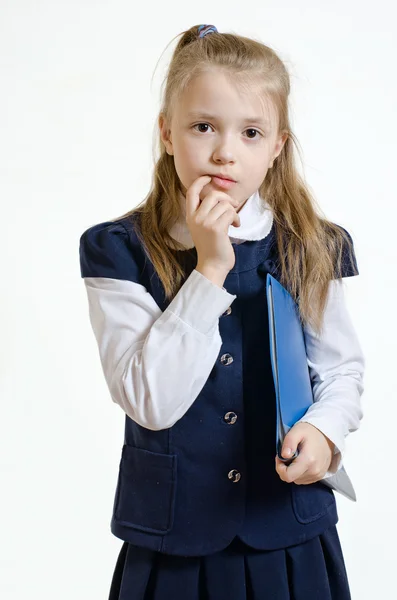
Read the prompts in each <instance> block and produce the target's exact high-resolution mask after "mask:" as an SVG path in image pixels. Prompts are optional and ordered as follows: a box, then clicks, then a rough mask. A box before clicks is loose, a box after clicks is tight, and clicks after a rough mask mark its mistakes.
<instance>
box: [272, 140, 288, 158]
mask: <svg viewBox="0 0 397 600" xmlns="http://www.w3.org/2000/svg"><path fill="white" fill-rule="evenodd" d="M287 139H288V133H283V135H281V136H280V137H279V138H278V139H277V142H276V145H275V147H274V156H273V160H275V159H276V158H277V156H278V155H279V154H280V152H281V150H282V149H283V146H284V144H285V142H286V141H287Z"/></svg>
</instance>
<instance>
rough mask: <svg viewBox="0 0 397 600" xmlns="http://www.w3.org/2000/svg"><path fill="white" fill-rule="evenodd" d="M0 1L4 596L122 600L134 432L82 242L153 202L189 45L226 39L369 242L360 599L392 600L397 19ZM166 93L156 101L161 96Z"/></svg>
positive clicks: (256, 6)
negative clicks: (108, 368)
mask: <svg viewBox="0 0 397 600" xmlns="http://www.w3.org/2000/svg"><path fill="white" fill-rule="evenodd" d="M198 4H199V6H200V9H197V10H196V9H194V8H192V6H191V5H190V4H189V3H187V2H182V1H181V2H176V1H174V2H171V3H167V2H158V4H157V5H153V3H151V4H148V3H143V4H141V3H139V5H138V4H136V5H135V6H134V5H133V3H132V2H130V1H126V0H125V1H121V0H113V1H112V2H110V0H106V1H104V0H102V1H99V0H95V1H94V0H78V1H77V0H69V1H68V2H66V1H60V0H56V1H54V0H52V1H50V0H41V1H40V0H38V1H36V2H29V1H27V0H24V1H23V0H14V1H13V2H11V1H10V0H1V4H0V78H1V84H0V85H1V90H0V92H1V93H0V132H1V133H0V173H1V177H0V197H1V209H2V210H1V217H2V223H1V236H0V240H1V248H0V251H1V257H2V261H1V271H2V273H1V275H2V276H1V285H2V293H1V312H0V318H1V341H2V343H1V345H0V349H1V350H0V351H1V363H0V364H1V367H0V369H1V371H0V373H1V390H0V394H1V408H2V416H1V419H0V424H1V425H0V426H1V431H0V434H1V435H0V440H1V448H0V457H1V458H0V460H1V496H0V497H1V515H2V523H1V569H2V572H1V583H0V596H1V598H3V599H4V600H14V599H18V600H22V599H23V600H26V599H28V598H29V599H30V598H40V599H41V600H47V599H48V600H50V599H51V600H54V599H56V600H71V599H73V600H106V599H107V595H108V591H109V587H110V581H111V576H112V573H113V569H114V566H115V562H116V558H117V555H118V552H119V549H120V547H121V544H122V542H121V540H118V539H117V538H115V537H113V536H112V535H111V533H110V529H109V527H110V517H111V510H112V503H113V495H114V491H115V485H116V477H117V470H118V463H119V457H120V450H121V445H122V441H123V431H124V415H123V413H122V412H121V410H120V408H119V407H118V406H117V405H115V404H113V403H112V401H111V399H110V396H109V394H108V391H107V388H106V385H105V381H104V378H103V375H102V371H101V367H100V363H99V355H98V353H97V347H96V342H95V339H94V336H93V333H92V331H91V329H90V324H89V319H88V306H87V300H86V295H85V290H84V285H83V281H82V280H81V279H80V270H79V256H78V243H79V237H80V235H81V233H82V232H83V231H84V230H85V229H86V228H88V227H89V226H91V225H93V224H95V223H99V222H101V221H105V220H107V219H111V218H114V217H117V216H119V215H121V214H123V213H124V212H126V211H127V210H129V209H130V208H132V207H133V206H135V205H136V204H137V203H138V202H139V201H141V200H142V199H143V197H144V196H145V195H146V194H147V192H148V189H149V185H150V177H151V169H152V134H153V129H154V126H155V123H156V117H157V112H156V111H157V109H158V106H159V93H160V85H161V81H162V78H163V74H164V70H165V68H166V66H167V63H168V59H169V57H170V54H171V52H172V50H173V48H174V45H175V43H176V42H174V43H173V44H172V45H171V46H170V48H169V49H168V50H166V52H165V54H164V55H163V56H162V58H161V60H160V63H159V66H158V68H157V70H156V71H155V67H156V63H157V61H158V59H159V58H160V55H161V53H162V52H163V50H165V48H166V45H167V44H168V43H169V42H170V41H171V39H172V38H173V37H174V36H176V35H177V34H179V33H180V32H181V31H183V30H184V29H187V28H188V27H190V26H192V25H194V24H199V23H212V24H214V25H216V26H217V27H218V29H219V30H220V31H224V32H226V31H233V32H236V33H240V34H242V35H247V36H252V37H254V38H256V39H260V40H261V41H263V42H264V43H267V44H269V45H270V46H272V47H273V48H274V49H275V50H276V51H277V52H278V53H279V55H280V57H281V58H282V59H283V60H284V61H285V62H286V65H287V68H288V69H289V71H290V73H291V83H292V96H291V102H292V123H293V129H294V131H295V134H296V135H297V137H298V139H299V141H300V144H301V147H302V150H303V159H304V160H303V168H304V172H305V175H306V178H307V181H308V183H309V185H310V187H311V189H312V191H313V192H314V194H315V196H316V198H317V199H318V201H319V203H320V205H321V207H322V209H323V210H324V212H325V214H326V216H327V217H328V218H330V219H331V220H333V221H335V222H337V223H340V224H341V225H343V226H344V227H345V228H347V229H348V230H349V231H350V233H351V234H352V236H353V239H354V242H355V248H356V255H357V259H358V264H359V269H360V276H359V277H356V278H353V279H350V280H348V281H347V283H346V286H347V291H348V302H349V307H350V309H351V314H352V318H353V322H354V324H355V326H356V328H357V331H358V334H359V338H360V340H361V342H362V345H363V348H364V351H365V354H366V359H367V372H366V381H365V384H366V387H365V394H364V397H363V405H364V411H365V418H364V420H363V422H362V426H361V428H360V430H359V432H357V433H355V434H353V435H352V436H351V437H350V438H349V440H348V454H347V458H346V462H345V465H346V468H347V470H348V472H349V474H350V476H351V478H352V480H353V483H354V485H355V487H356V491H357V496H358V502H357V503H356V504H354V503H352V502H350V501H348V500H345V499H344V498H343V497H341V496H339V495H338V507H339V516H340V521H339V525H338V529H339V534H340V537H341V541H342V544H343V549H344V555H345V561H346V565H347V568H348V572H349V577H350V584H351V590H352V597H353V600H373V598H391V597H393V588H394V587H395V557H396V550H395V541H396V534H397V526H396V517H395V488H396V483H395V477H396V476H395V467H394V457H395V455H396V446H395V444H394V440H395V425H394V424H395V422H396V419H397V411H396V407H395V401H396V395H395V386H394V382H393V380H394V379H395V375H396V355H397V354H396V341H395V340H396V336H397V330H396V329H397V328H396V319H395V315H396V311H395V306H396V300H395V292H396V282H397V281H396V268H395V261H396V258H397V252H396V225H395V223H396V221H395V216H396V214H395V212H396V211H395V201H396V191H395V189H396V188H395V180H394V176H395V173H396V158H397V156H396V134H397V120H396V107H397V91H396V78H395V74H396V68H395V60H396V56H397V44H396V31H395V22H396V20H395V17H396V15H395V14H393V12H394V11H395V5H394V3H392V2H391V0H390V1H389V2H386V0H380V1H378V2H377V3H376V5H375V6H374V5H373V4H372V3H370V2H367V3H363V2H359V1H358V0H357V1H353V0H349V1H346V0H344V1H343V2H342V1H341V0H336V1H335V0H334V2H332V3H325V2H318V1H314V0H311V1H306V2H299V1H298V2H297V1H296V0H294V1H292V0H288V1H284V2H279V1H276V0H274V1H271V2H264V1H263V0H261V1H260V2H259V1H257V2H253V1H250V0H245V2H243V3H241V2H235V1H231V0H229V1H228V2H220V3H218V4H217V5H216V4H215V3H214V2H213V0H211V1H210V2H209V1H207V0H202V1H201V2H199V3H198ZM153 75H154V78H153V82H152V81H151V79H152V76H153Z"/></svg>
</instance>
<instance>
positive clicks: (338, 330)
mask: <svg viewBox="0 0 397 600" xmlns="http://www.w3.org/2000/svg"><path fill="white" fill-rule="evenodd" d="M304 336H305V342H306V354H307V362H308V365H309V371H310V376H311V380H312V387H313V396H314V403H313V404H312V406H311V407H310V408H309V410H308V411H307V412H306V414H305V415H304V416H303V417H302V418H301V419H300V420H299V421H298V422H302V423H310V424H311V425H314V427H316V428H317V429H319V430H320V431H321V432H322V433H323V434H324V435H325V436H326V437H327V438H328V439H329V440H331V442H333V444H335V452H334V456H333V458H332V461H331V464H330V466H329V469H328V472H327V473H326V474H325V475H324V477H328V476H329V475H332V474H333V473H335V472H336V471H337V470H338V469H339V468H340V467H341V466H342V463H343V454H344V450H345V439H346V436H347V435H348V434H349V433H351V432H353V431H356V430H357V429H358V428H359V426H360V421H361V419H362V416H363V412H362V406H361V396H362V393H363V391H364V385H363V376H364V368H365V359H364V355H363V352H362V349H361V346H360V343H359V340H358V338H357V334H356V331H355V329H354V327H353V324H352V321H351V318H350V315H349V312H348V309H347V306H346V302H345V294H344V282H343V279H334V280H332V281H331V282H330V284H329V291H328V298H327V305H326V309H325V314H324V326H323V330H322V332H321V335H318V334H317V333H316V332H315V331H314V330H313V329H312V328H311V327H310V326H309V325H306V326H305V328H304Z"/></svg>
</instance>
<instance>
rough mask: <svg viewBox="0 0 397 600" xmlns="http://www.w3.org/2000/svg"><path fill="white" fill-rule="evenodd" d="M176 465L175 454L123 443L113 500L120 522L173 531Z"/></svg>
mask: <svg viewBox="0 0 397 600" xmlns="http://www.w3.org/2000/svg"><path fill="white" fill-rule="evenodd" d="M176 466H177V456H176V455H175V454H158V453H156V452H149V451H148V450H143V449H141V448H135V447H134V446H128V445H126V444H124V446H123V449H122V454H121V460H120V468H119V476H118V481H117V489H116V495H115V502H114V517H115V519H116V520H117V521H118V523H120V524H121V525H124V526H126V527H133V528H135V529H139V530H141V531H147V532H150V533H161V534H163V533H166V532H167V531H170V529H171V527H172V524H173V520H174V505H175V492H176V476H177V472H176Z"/></svg>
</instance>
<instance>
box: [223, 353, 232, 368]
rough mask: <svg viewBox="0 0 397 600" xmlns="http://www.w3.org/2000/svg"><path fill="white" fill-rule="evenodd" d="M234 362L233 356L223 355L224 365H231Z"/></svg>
mask: <svg viewBox="0 0 397 600" xmlns="http://www.w3.org/2000/svg"><path fill="white" fill-rule="evenodd" d="M232 362H233V356H232V355H231V354H222V356H221V363H222V364H223V365H231V364H232Z"/></svg>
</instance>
